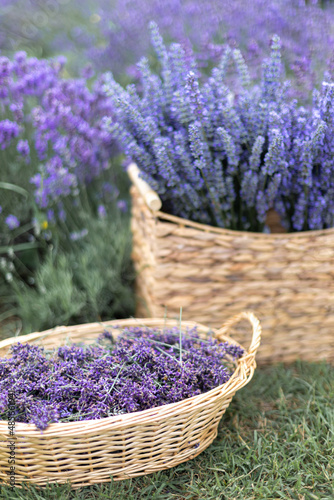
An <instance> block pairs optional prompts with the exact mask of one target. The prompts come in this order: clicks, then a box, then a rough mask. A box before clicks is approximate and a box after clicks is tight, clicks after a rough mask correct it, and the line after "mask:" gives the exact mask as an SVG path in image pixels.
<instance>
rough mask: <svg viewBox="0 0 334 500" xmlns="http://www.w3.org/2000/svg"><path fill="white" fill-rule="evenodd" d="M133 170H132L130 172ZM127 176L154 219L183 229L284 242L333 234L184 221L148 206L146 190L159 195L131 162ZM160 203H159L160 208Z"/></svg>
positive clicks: (328, 229)
mask: <svg viewBox="0 0 334 500" xmlns="http://www.w3.org/2000/svg"><path fill="white" fill-rule="evenodd" d="M131 169H133V170H131ZM128 174H129V177H130V180H131V182H132V187H134V188H135V189H136V191H137V192H138V193H139V195H140V196H141V197H142V199H143V200H144V203H145V205H146V206H147V208H148V210H149V211H150V212H151V214H152V215H153V217H154V218H156V219H160V220H163V221H168V222H172V223H174V224H177V225H179V226H183V227H191V228H193V229H198V230H200V231H203V232H206V233H207V232H209V233H216V234H225V235H228V236H231V237H233V236H234V237H235V236H240V237H247V235H249V237H250V238H255V239H257V238H264V239H267V240H284V239H298V238H303V237H309V236H329V235H332V234H334V227H331V228H327V229H313V230H308V231H292V232H289V233H258V232H254V231H239V230H235V229H226V228H221V227H215V226H210V225H208V224H202V223H201V222H193V221H191V220H190V219H184V218H182V217H178V216H176V215H171V214H168V213H166V212H163V211H161V210H154V209H153V208H152V207H151V206H150V204H149V203H148V201H147V198H146V190H147V191H150V192H151V193H153V194H154V195H155V197H156V199H158V200H159V201H160V198H159V195H158V194H157V193H155V191H153V190H152V188H151V187H150V186H149V185H148V184H147V183H146V182H145V181H144V180H143V179H141V177H140V169H139V168H138V166H137V164H136V163H134V162H132V163H131V164H130V165H129V166H128ZM143 186H144V191H143ZM161 205H162V203H161V201H160V207H161Z"/></svg>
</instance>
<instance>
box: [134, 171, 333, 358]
mask: <svg viewBox="0 0 334 500" xmlns="http://www.w3.org/2000/svg"><path fill="white" fill-rule="evenodd" d="M129 175H130V178H131V180H132V182H133V186H132V188H131V194H132V233H133V260H134V264H135V269H136V272H137V277H136V289H137V299H138V300H137V315H140V316H148V317H150V316H161V315H163V314H164V311H165V309H166V308H167V313H168V316H169V317H174V316H176V315H177V314H178V311H179V308H180V306H182V307H183V317H185V319H189V318H196V319H197V320H198V321H200V322H202V323H204V324H208V325H210V326H213V327H214V326H218V325H220V324H221V323H222V321H223V316H224V310H225V309H228V310H231V311H232V312H237V311H240V310H243V309H249V310H253V311H254V312H255V313H256V314H257V316H258V317H259V318H260V320H261V324H262V327H263V342H262V343H261V348H260V350H259V354H258V362H259V363H274V362H280V361H282V362H292V361H294V360H296V359H298V358H299V359H302V360H307V361H318V360H322V359H325V360H327V361H330V362H333V361H334V229H326V230H323V231H307V232H300V233H285V234H263V233H251V232H241V231H231V230H226V229H220V228H215V227H211V226H207V225H204V224H197V223H194V222H191V221H189V220H186V219H182V218H179V217H174V216H171V215H168V214H166V213H164V212H162V211H160V208H161V201H160V199H159V197H158V196H157V194H156V193H155V192H154V191H152V189H150V187H149V186H148V185H147V184H146V183H145V182H143V180H142V179H140V178H139V177H138V175H139V171H138V168H137V167H136V165H134V164H132V165H131V166H130V167H129ZM222 305H223V307H222ZM236 338H237V340H238V341H239V342H241V343H242V344H245V342H246V339H245V338H244V336H243V334H242V333H240V335H237V336H236Z"/></svg>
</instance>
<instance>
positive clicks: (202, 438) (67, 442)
mask: <svg viewBox="0 0 334 500" xmlns="http://www.w3.org/2000/svg"><path fill="white" fill-rule="evenodd" d="M242 320H248V321H249V322H250V323H251V326H252V342H251V346H250V348H249V350H248V352H247V353H246V354H245V355H244V356H243V357H241V358H240V359H239V360H238V361H237V362H236V363H235V365H236V369H235V372H234V373H233V375H232V377H231V378H230V379H229V380H228V381H227V382H226V383H225V384H223V385H221V386H219V387H216V388H215V389H212V390H211V391H209V392H207V393H205V394H201V395H199V396H194V397H192V398H189V399H187V400H183V401H180V402H178V403H172V404H168V405H164V406H160V407H156V408H152V409H149V410H145V411H141V412H136V413H128V414H124V415H119V416H114V417H108V418H103V419H100V420H85V421H80V422H70V423H55V424H50V425H49V427H48V428H47V429H46V430H45V431H43V433H41V431H39V430H37V429H36V428H35V425H33V424H23V423H16V425H15V478H16V483H18V484H19V483H21V482H27V483H30V484H35V485H45V484H47V483H48V482H49V483H65V482H66V481H70V482H71V485H72V487H73V488H78V487H80V486H87V485H91V484H95V483H102V482H108V481H110V480H111V476H112V477H113V479H114V480H122V479H127V478H130V477H135V476H141V475H144V474H150V473H153V472H157V471H159V470H163V469H168V468H170V467H174V466H175V465H178V464H180V463H181V462H185V461H187V460H190V459H191V458H194V457H195V456H197V455H198V454H199V453H201V452H202V451H203V450H205V448H207V447H208V446H209V445H210V444H211V443H212V441H213V440H214V438H215V437H216V435H217V427H218V423H219V421H220V419H221V417H222V415H223V414H224V412H225V410H226V408H227V407H228V405H229V403H230V402H231V399H232V397H233V396H234V394H235V392H236V391H237V390H239V389H241V388H242V387H243V386H245V385H246V384H247V383H248V382H249V381H250V379H251V378H252V376H253V373H254V370H255V367H256V363H255V354H256V351H257V349H258V347H259V344H260V338H261V326H260V323H259V321H258V320H257V318H256V317H255V316H254V315H253V314H252V313H249V312H244V313H241V314H239V315H237V316H235V317H233V318H232V319H231V320H229V321H228V322H227V323H225V325H224V326H223V327H222V328H221V329H219V330H215V331H214V332H213V333H214V335H215V336H216V337H217V338H218V339H220V340H221V341H225V340H226V341H228V342H234V341H233V340H232V339H231V338H230V337H227V336H226V332H227V331H229V330H230V329H231V328H232V327H233V325H235V324H236V323H238V322H240V321H242ZM138 324H139V325H141V324H145V326H148V327H153V326H155V327H161V328H163V327H164V326H175V325H177V324H178V323H177V322H176V321H173V320H168V321H164V320H161V319H148V320H147V319H145V320H143V319H141V320H138V319H129V320H122V321H109V322H105V323H92V324H86V325H79V326H71V327H57V328H55V329H52V330H48V331H45V332H41V333H32V334H29V335H25V336H22V337H16V338H15V337H14V338H10V339H6V340H4V341H2V342H0V356H2V357H4V356H7V355H8V348H9V347H10V345H11V344H13V343H16V342H22V343H25V342H38V343H39V345H42V346H44V347H46V348H52V347H55V346H59V345H64V344H65V343H66V342H68V341H71V342H78V341H80V342H85V343H89V342H91V341H92V340H94V339H96V338H97V336H98V335H99V334H100V333H101V332H102V331H103V330H105V329H106V328H107V327H111V326H113V327H114V328H115V326H117V327H119V328H120V329H121V328H123V327H125V326H138ZM195 325H196V326H197V327H198V331H199V333H200V334H203V335H205V334H206V333H207V332H208V331H209V329H208V328H207V327H205V326H203V325H200V324H198V323H194V322H189V321H185V322H183V323H182V328H183V329H186V327H193V326H195ZM113 331H114V330H113ZM115 336H117V333H116V334H115ZM9 439H14V438H12V437H10V436H9V433H8V424H7V422H6V421H0V483H2V484H4V483H5V484H8V483H7V481H8V478H9V476H8V475H7V474H6V470H7V468H8V467H9V466H8V457H9V453H10V451H9V448H8V440H9Z"/></svg>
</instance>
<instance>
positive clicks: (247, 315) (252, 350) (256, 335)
mask: <svg viewBox="0 0 334 500" xmlns="http://www.w3.org/2000/svg"><path fill="white" fill-rule="evenodd" d="M243 319H247V320H248V321H249V322H250V324H251V326H252V328H253V335H252V341H251V345H250V346H249V349H248V352H247V354H244V355H243V356H242V357H241V358H240V360H239V361H241V360H243V361H246V362H247V365H248V366H250V365H251V364H252V363H254V361H255V356H256V353H257V350H258V348H259V346H260V342H261V334H262V328H261V324H260V321H259V320H258V319H257V317H256V316H255V315H254V314H253V313H252V312H250V311H244V312H242V313H239V314H237V315H235V316H233V317H232V318H230V319H229V320H227V321H226V323H224V325H223V326H222V327H221V328H220V329H219V330H218V331H217V338H218V339H219V338H220V337H221V336H223V335H226V333H227V332H228V330H229V329H230V328H231V326H233V325H235V324H237V323H239V321H242V320H243Z"/></svg>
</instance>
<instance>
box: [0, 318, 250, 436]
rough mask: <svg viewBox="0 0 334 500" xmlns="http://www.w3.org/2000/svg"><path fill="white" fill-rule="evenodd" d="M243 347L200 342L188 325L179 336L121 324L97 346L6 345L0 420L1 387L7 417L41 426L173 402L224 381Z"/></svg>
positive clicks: (0, 416) (0, 385)
mask: <svg viewBox="0 0 334 500" xmlns="http://www.w3.org/2000/svg"><path fill="white" fill-rule="evenodd" d="M103 339H104V340H105V341H106V342H104V344H105V345H103ZM243 352H244V351H243V350H242V349H241V348H240V347H238V346H236V345H232V344H228V343H227V342H225V343H218V341H217V340H216V339H214V338H207V339H206V340H203V339H201V338H200V337H199V335H198V332H197V329H196V328H193V329H190V330H189V329H188V330H187V332H186V333H182V334H180V333H179V329H178V328H173V329H165V330H164V331H163V332H161V331H159V330H156V329H149V328H145V327H132V328H125V329H124V331H123V332H122V334H121V336H120V337H118V338H117V339H116V341H115V340H114V339H113V337H112V336H111V334H110V333H109V332H105V333H104V335H102V338H100V345H97V346H94V345H92V346H80V345H75V344H74V345H72V346H64V347H59V348H58V349H56V350H53V351H51V352H46V351H44V349H43V348H40V347H38V346H34V345H29V344H25V345H22V344H20V343H18V344H14V345H13V346H12V347H11V357H9V358H3V359H0V419H2V420H5V419H7V415H8V411H9V408H8V405H9V398H8V393H9V392H11V393H14V394H15V405H16V409H15V420H16V421H17V422H26V423H33V424H35V425H36V426H37V427H38V428H39V429H42V430H43V429H45V428H46V427H47V426H48V424H49V423H51V422H65V421H76V420H87V419H100V418H104V417H108V416H113V415H118V414H120V413H131V412H134V411H142V410H146V409H149V408H153V407H156V406H161V405H164V404H168V403H175V402H177V401H182V400H183V399H187V398H190V397H192V396H196V395H198V394H201V393H205V392H207V391H209V390H211V389H213V388H214V387H216V386H218V385H221V384H224V383H225V382H227V380H228V379H229V378H230V376H231V375H232V373H233V371H234V365H233V360H236V359H238V358H240V357H241V356H242V354H243Z"/></svg>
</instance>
